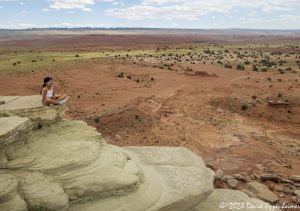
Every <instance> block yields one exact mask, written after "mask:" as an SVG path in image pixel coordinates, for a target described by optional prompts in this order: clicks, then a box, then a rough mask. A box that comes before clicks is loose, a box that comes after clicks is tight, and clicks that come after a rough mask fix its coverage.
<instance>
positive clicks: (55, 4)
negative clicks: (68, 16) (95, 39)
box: [50, 0, 114, 12]
mask: <svg viewBox="0 0 300 211" xmlns="http://www.w3.org/2000/svg"><path fill="white" fill-rule="evenodd" d="M100 1H102V2H114V0H51V4H50V8H52V9H55V10H73V9H79V10H82V11H86V12H90V11H92V10H91V8H89V6H91V5H94V4H95V3H96V2H100Z"/></svg>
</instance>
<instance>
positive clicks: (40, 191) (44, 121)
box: [0, 96, 263, 211]
mask: <svg viewBox="0 0 300 211" xmlns="http://www.w3.org/2000/svg"><path fill="white" fill-rule="evenodd" d="M0 100H1V101H3V102H4V103H2V104H1V105H0V115H1V116H2V117H0V164H1V167H0V210H28V209H29V210H34V209H39V210H99V211H101V210H103V211H106V210H128V211H129V210H130V211H135V210H136V211H142V210H153V211H154V210H172V211H174V210H175V211H176V210H194V211H198V210H218V209H219V203H220V202H221V201H222V200H227V201H230V200H232V201H233V202H234V201H235V200H236V199H238V202H244V203H246V202H253V201H255V202H261V203H263V202H262V201H260V200H258V199H251V198H249V197H247V196H246V195H245V194H243V193H242V192H240V191H234V192H230V191H228V190H213V180H214V173H213V171H212V170H210V169H209V168H207V167H206V166H205V164H204V162H203V160H202V159H201V157H199V156H197V155H195V154H194V153H192V152H191V151H190V150H188V149H186V148H182V147H178V148H174V147H125V148H120V147H117V146H113V145H109V144H107V143H106V142H105V140H104V139H103V138H102V137H101V134H99V133H98V132H97V131H96V129H95V128H93V127H90V126H88V125H87V124H86V123H85V122H82V121H69V120H65V119H63V113H64V112H65V111H66V110H67V108H68V105H67V104H64V105H59V106H50V107H44V106H43V105H42V104H41V102H40V101H41V97H40V96H25V97H0ZM225 196H226V197H225ZM224 197H225V198H224ZM260 210H261V209H260Z"/></svg>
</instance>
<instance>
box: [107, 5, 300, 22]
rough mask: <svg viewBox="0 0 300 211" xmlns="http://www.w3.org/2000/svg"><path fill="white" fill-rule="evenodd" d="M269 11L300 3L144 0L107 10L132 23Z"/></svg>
mask: <svg viewBox="0 0 300 211" xmlns="http://www.w3.org/2000/svg"><path fill="white" fill-rule="evenodd" d="M239 8H244V9H252V10H257V9H258V10H261V11H264V12H269V11H273V10H282V11H289V10H295V9H297V8H298V9H300V1H299V0H285V1H284V0H190V1H187V0H142V1H140V2H139V3H137V4H134V5H131V6H125V7H121V8H114V9H108V10H106V14H107V15H110V16H113V17H117V18H125V19H129V20H142V19H166V20H173V19H185V20H199V19H200V17H201V16H203V15H206V14H209V13H224V14H229V13H230V12H232V11H233V10H234V9H239Z"/></svg>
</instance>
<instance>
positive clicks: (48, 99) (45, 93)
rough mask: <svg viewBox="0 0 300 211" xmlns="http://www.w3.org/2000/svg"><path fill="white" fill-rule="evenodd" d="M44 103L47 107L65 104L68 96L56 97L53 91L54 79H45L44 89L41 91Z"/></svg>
mask: <svg viewBox="0 0 300 211" xmlns="http://www.w3.org/2000/svg"><path fill="white" fill-rule="evenodd" d="M41 94H42V103H43V104H44V105H45V106H50V105H61V104H63V103H64V102H65V99H66V97H67V96H66V95H65V94H64V95H56V94H55V93H54V90H53V79H52V78H51V77H46V78H44V84H43V88H42V90H41Z"/></svg>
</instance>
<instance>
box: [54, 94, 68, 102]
mask: <svg viewBox="0 0 300 211" xmlns="http://www.w3.org/2000/svg"><path fill="white" fill-rule="evenodd" d="M66 97H67V95H65V94H63V95H55V97H54V99H55V100H56V101H61V100H64V99H65V98H66Z"/></svg>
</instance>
